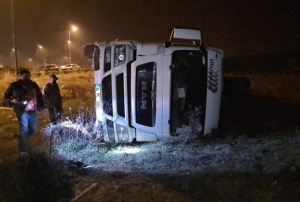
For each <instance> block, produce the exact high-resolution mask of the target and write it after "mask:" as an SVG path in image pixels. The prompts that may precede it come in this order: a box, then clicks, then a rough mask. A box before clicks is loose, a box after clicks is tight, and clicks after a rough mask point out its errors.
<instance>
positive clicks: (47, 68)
mask: <svg viewBox="0 0 300 202" xmlns="http://www.w3.org/2000/svg"><path fill="white" fill-rule="evenodd" d="M41 69H43V70H45V71H47V72H48V71H51V72H52V71H59V67H58V66H57V65H56V64H47V65H43V66H42V67H41Z"/></svg>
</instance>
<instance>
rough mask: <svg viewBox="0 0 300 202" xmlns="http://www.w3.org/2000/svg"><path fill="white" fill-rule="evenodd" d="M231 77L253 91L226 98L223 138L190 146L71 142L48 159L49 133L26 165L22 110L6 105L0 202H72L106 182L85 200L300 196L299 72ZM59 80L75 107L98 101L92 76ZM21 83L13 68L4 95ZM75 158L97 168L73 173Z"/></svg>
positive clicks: (36, 141)
mask: <svg viewBox="0 0 300 202" xmlns="http://www.w3.org/2000/svg"><path fill="white" fill-rule="evenodd" d="M228 75H232V76H248V77H249V78H250V81H251V93H250V95H249V96H245V97H231V96H223V97H224V99H223V102H222V107H221V109H222V111H221V119H220V128H219V132H218V134H217V138H216V139H207V140H205V139H202V140H197V141H195V142H191V143H189V144H182V143H180V142H179V143H178V142H177V143H172V142H158V143H149V144H130V145H108V144H106V145H102V144H101V145H98V147H97V148H96V149H95V148H91V147H88V146H89V145H87V144H84V143H82V142H78V141H76V140H75V141H74V140H72V141H73V142H72V141H69V142H66V143H65V144H60V145H57V148H56V152H55V154H54V155H52V157H51V158H49V156H47V155H44V153H46V154H47V153H48V150H47V149H48V147H47V146H48V145H47V144H46V143H47V141H46V140H47V139H46V138H45V137H44V136H43V134H41V133H38V134H36V135H35V136H34V138H33V139H32V143H33V145H35V147H36V148H40V149H39V150H38V151H43V153H42V154H40V153H37V154H35V155H33V156H32V157H31V158H30V159H29V160H27V161H26V162H19V161H18V160H17V149H16V139H14V138H13V137H12V136H13V134H14V133H16V131H17V122H16V119H15V116H14V114H13V113H12V111H10V110H7V109H5V110H4V109H3V110H0V117H2V119H0V125H1V127H0V133H1V136H0V144H1V146H0V147H1V151H2V152H1V153H0V159H1V160H2V163H0V173H2V175H0V177H1V182H2V183H1V185H0V200H1V199H2V201H40V200H41V199H42V200H43V201H70V199H71V198H74V197H75V196H78V195H79V194H80V193H82V192H83V191H84V190H85V189H86V188H88V187H90V186H91V185H92V184H93V183H97V185H96V186H95V187H94V188H93V189H91V190H89V191H88V192H87V193H86V194H84V195H83V196H82V197H81V198H79V199H78V200H76V201H82V202H83V201H183V202H185V201H264V202H265V201H300V192H299V188H300V187H299V183H298V179H299V177H300V176H299V170H300V162H299V160H300V157H299V154H300V151H299V147H298V146H297V145H298V144H299V130H298V127H299V115H298V113H299V112H300V111H299V109H300V106H299V103H300V102H299V101H300V95H299V93H298V92H300V91H299V88H297V86H299V84H300V75H298V74H283V75H264V76H262V75H255V74H249V75H237V74H228ZM58 77H59V78H60V79H59V80H58V83H59V86H60V88H61V92H62V96H63V99H64V109H65V111H66V112H68V113H69V111H70V108H71V111H72V113H74V114H76V112H77V111H78V110H79V109H81V107H83V108H86V107H91V106H93V99H94V95H93V75H92V72H84V73H77V72H76V73H72V74H59V75H58ZM32 79H33V80H34V81H36V82H37V83H38V84H39V86H40V87H42V86H43V85H44V84H45V83H46V82H47V80H48V78H47V75H43V74H42V75H41V76H38V77H33V78H32ZM13 80H14V76H12V75H10V74H4V76H3V78H2V79H1V80H0V94H1V95H3V93H4V90H5V89H6V88H7V86H8V84H9V83H10V82H12V81H13ZM47 118H48V113H47V111H44V112H42V113H40V114H39V130H41V129H42V128H43V127H45V126H46V125H47V124H48V123H49V121H48V120H47ZM45 145H46V146H45ZM128 148H129V149H131V150H127V149H128ZM138 150H139V151H140V152H138V153H135V151H138ZM54 157H55V158H54ZM62 157H63V158H62ZM69 160H72V161H80V162H84V163H85V164H87V165H88V166H92V167H93V168H87V169H83V170H78V169H76V168H75V169H74V168H73V169H72V167H71V168H69V169H66V166H67V165H68V166H70V162H69ZM4 162H6V163H5V164H4ZM16 162H18V163H16ZM96 167H97V169H95V168H96ZM25 168H26V169H25ZM193 169H195V170H198V171H195V170H193ZM7 176H11V177H7ZM31 176H32V177H31ZM46 179H48V180H46ZM28 185H30V186H29V187H28ZM50 190H51V191H50ZM33 192H34V193H36V194H35V195H33V194H32V193H33Z"/></svg>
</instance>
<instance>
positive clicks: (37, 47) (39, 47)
mask: <svg viewBox="0 0 300 202" xmlns="http://www.w3.org/2000/svg"><path fill="white" fill-rule="evenodd" d="M42 48H43V46H41V45H37V46H36V61H37V62H39V49H42Z"/></svg>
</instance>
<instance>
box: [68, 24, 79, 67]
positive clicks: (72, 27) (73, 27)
mask: <svg viewBox="0 0 300 202" xmlns="http://www.w3.org/2000/svg"><path fill="white" fill-rule="evenodd" d="M71 29H72V31H74V32H75V31H76V30H77V27H76V26H74V25H72V26H71ZM71 29H70V30H69V41H68V44H69V61H70V64H71V63H72V59H71Z"/></svg>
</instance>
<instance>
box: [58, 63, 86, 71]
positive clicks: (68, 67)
mask: <svg viewBox="0 0 300 202" xmlns="http://www.w3.org/2000/svg"><path fill="white" fill-rule="evenodd" d="M60 69H61V70H80V69H81V67H80V66H79V65H77V64H67V65H63V66H60Z"/></svg>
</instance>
